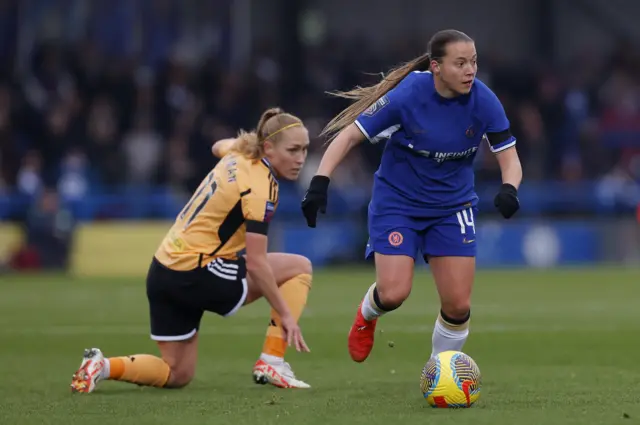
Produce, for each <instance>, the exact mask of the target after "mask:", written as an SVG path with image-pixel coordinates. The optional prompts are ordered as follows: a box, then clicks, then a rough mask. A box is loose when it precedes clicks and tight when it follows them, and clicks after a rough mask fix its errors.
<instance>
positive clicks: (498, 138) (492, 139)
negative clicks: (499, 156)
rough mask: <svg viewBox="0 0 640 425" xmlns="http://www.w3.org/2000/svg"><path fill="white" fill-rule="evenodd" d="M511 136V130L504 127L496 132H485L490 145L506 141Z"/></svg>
mask: <svg viewBox="0 0 640 425" xmlns="http://www.w3.org/2000/svg"><path fill="white" fill-rule="evenodd" d="M510 138H511V130H510V129H508V128H507V129H506V130H504V131H500V132H498V133H487V140H488V141H489V144H490V145H491V146H496V145H499V144H500V143H503V142H506V141H507V140H509V139H510Z"/></svg>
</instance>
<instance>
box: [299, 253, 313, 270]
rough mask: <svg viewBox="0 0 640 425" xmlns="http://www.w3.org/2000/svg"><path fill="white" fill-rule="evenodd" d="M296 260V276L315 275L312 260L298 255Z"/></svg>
mask: <svg viewBox="0 0 640 425" xmlns="http://www.w3.org/2000/svg"><path fill="white" fill-rule="evenodd" d="M295 259H296V266H295V269H296V271H297V272H298V273H296V274H309V275H310V274H313V265H312V264H311V260H309V259H308V258H307V257H305V256H304V255H296V256H295Z"/></svg>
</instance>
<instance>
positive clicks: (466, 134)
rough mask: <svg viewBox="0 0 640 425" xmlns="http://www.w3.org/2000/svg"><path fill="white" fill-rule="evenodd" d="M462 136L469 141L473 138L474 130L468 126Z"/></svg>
mask: <svg viewBox="0 0 640 425" xmlns="http://www.w3.org/2000/svg"><path fill="white" fill-rule="evenodd" d="M464 135H465V136H467V137H468V138H469V139H473V137H474V136H475V135H476V129H475V128H473V126H472V125H471V126H469V128H467V131H465V132H464Z"/></svg>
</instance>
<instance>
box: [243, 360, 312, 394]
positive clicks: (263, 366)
mask: <svg viewBox="0 0 640 425" xmlns="http://www.w3.org/2000/svg"><path fill="white" fill-rule="evenodd" d="M253 381H254V382H255V383H256V384H261V385H266V384H271V385H273V386H275V387H278V388H311V385H309V384H307V383H306V382H303V381H301V380H299V379H297V378H296V375H295V374H294V373H293V370H291V365H289V363H287V362H282V363H277V364H276V363H267V362H265V361H264V360H262V359H260V360H258V361H257V362H256V364H255V365H254V366H253Z"/></svg>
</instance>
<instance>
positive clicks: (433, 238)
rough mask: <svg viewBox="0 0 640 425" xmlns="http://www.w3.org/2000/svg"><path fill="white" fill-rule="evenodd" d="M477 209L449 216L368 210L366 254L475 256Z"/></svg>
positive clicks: (414, 257) (366, 256) (369, 255)
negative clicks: (407, 214)
mask: <svg viewBox="0 0 640 425" xmlns="http://www.w3.org/2000/svg"><path fill="white" fill-rule="evenodd" d="M476 212H477V209H476V208H474V207H472V208H464V209H461V210H460V211H458V212H457V213H455V214H452V215H450V216H447V217H438V218H426V219H417V218H411V217H405V216H401V215H396V214H384V215H376V214H372V213H371V212H370V213H369V241H368V242H367V249H366V253H365V258H370V257H371V256H372V255H373V253H375V252H377V253H378V254H384V255H406V256H409V257H412V258H413V259H414V260H415V259H417V258H418V256H419V255H420V254H422V256H424V257H425V258H426V256H434V257H475V256H476V228H475V221H474V217H475V215H476Z"/></svg>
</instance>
